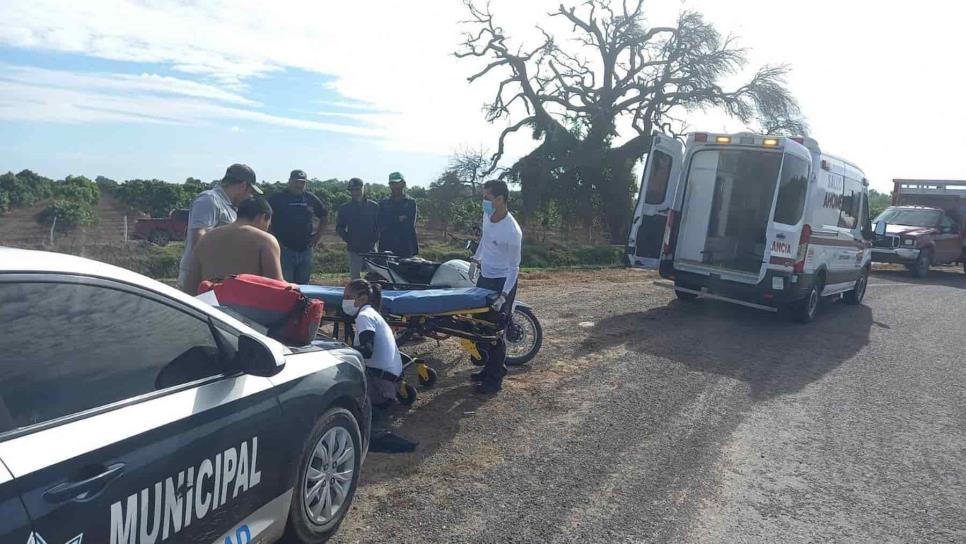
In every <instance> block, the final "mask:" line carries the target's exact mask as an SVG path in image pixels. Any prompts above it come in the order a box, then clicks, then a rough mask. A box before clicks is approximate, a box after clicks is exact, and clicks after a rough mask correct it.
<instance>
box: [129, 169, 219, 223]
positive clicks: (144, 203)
mask: <svg viewBox="0 0 966 544" xmlns="http://www.w3.org/2000/svg"><path fill="white" fill-rule="evenodd" d="M189 179H190V178H189ZM202 190H203V185H202V184H200V183H199V184H194V183H192V184H188V183H184V184H177V183H168V182H166V181H162V180H159V179H150V180H145V179H132V180H128V181H125V182H124V183H122V184H120V185H118V187H117V189H115V190H114V196H115V198H117V199H118V200H119V201H120V202H122V203H123V204H124V205H125V206H127V207H128V208H130V209H131V210H134V211H139V212H144V213H147V214H149V215H151V217H165V216H167V215H168V214H169V213H171V210H175V209H179V208H187V207H188V206H190V205H191V201H192V200H194V197H195V196H197V195H198V193H200V192H201V191H202Z"/></svg>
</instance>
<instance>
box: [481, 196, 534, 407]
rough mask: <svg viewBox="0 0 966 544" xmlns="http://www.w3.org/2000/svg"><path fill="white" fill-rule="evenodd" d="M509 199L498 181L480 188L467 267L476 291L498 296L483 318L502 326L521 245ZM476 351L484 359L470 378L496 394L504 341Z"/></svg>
mask: <svg viewBox="0 0 966 544" xmlns="http://www.w3.org/2000/svg"><path fill="white" fill-rule="evenodd" d="M509 196H510V190H509V189H508V188H507V186H506V183H504V182H502V181H499V180H490V181H487V182H486V183H484V184H483V229H482V232H483V234H482V236H481V237H480V245H479V247H478V248H477V249H476V254H475V255H473V260H472V264H471V266H470V274H471V276H472V275H475V274H476V272H477V271H479V273H480V277H479V279H478V280H477V282H476V286H477V287H482V288H484V289H490V290H491V291H496V292H497V293H499V296H498V297H497V299H496V301H495V302H494V303H493V312H491V314H493V315H491V314H488V316H487V317H488V318H489V319H495V318H497V317H499V318H501V319H503V320H504V321H503V322H504V323H507V322H509V319H510V315H511V313H512V311H513V299H514V298H516V293H517V276H518V275H519V273H520V250H521V247H522V244H523V231H521V230H520V225H518V224H517V222H516V220H515V219H514V218H513V215H512V214H511V213H510V211H509V210H508V209H507V199H508V198H509ZM498 314H503V315H502V316H499V315H498ZM477 349H478V350H479V351H480V354H481V355H483V357H484V365H483V370H482V371H480V372H475V373H473V374H472V375H471V378H472V379H473V381H478V382H480V383H479V385H478V386H477V391H478V392H480V393H496V392H498V391H499V390H500V388H501V387H502V384H503V376H505V375H506V340H504V339H503V337H502V336H501V337H500V342H499V344H498V345H496V346H493V345H490V344H489V343H485V342H483V343H480V344H478V345H477Z"/></svg>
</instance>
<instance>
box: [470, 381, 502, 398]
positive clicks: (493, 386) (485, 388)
mask: <svg viewBox="0 0 966 544" xmlns="http://www.w3.org/2000/svg"><path fill="white" fill-rule="evenodd" d="M501 389H503V386H502V385H500V384H498V383H478V384H476V389H474V391H475V392H477V393H479V394H481V395H493V394H496V393H499V392H500V390H501Z"/></svg>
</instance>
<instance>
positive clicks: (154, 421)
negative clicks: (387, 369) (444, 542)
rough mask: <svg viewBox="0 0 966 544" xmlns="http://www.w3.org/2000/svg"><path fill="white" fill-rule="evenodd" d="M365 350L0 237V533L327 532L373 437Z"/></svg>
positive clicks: (83, 537) (292, 537)
mask: <svg viewBox="0 0 966 544" xmlns="http://www.w3.org/2000/svg"><path fill="white" fill-rule="evenodd" d="M369 422H370V415H369V406H368V399H367V398H366V388H365V375H364V366H363V362H362V360H361V358H360V356H359V354H358V353H357V352H355V351H353V350H350V349H348V348H345V347H344V346H343V345H341V344H337V343H334V342H333V343H326V342H316V343H314V344H313V345H312V346H307V347H289V346H284V345H282V344H280V343H278V342H276V341H274V340H272V339H270V338H267V337H265V336H263V335H261V334H259V333H258V332H257V331H256V330H255V329H253V328H251V327H249V326H246V325H245V324H244V323H242V322H241V321H239V320H237V319H234V318H233V317H231V316H229V315H228V314H226V313H223V312H221V311H219V310H218V309H216V308H213V307H211V306H208V305H206V304H205V303H203V302H201V301H199V300H196V299H194V298H192V297H189V296H187V295H185V294H183V293H181V292H179V291H177V290H175V289H172V288H170V287H168V286H165V285H163V284H161V283H159V282H156V281H154V280H151V279H148V278H145V277H143V276H140V275H138V274H135V273H133V272H130V271H128V270H123V269H120V268H117V267H113V266H109V265H106V264H103V263H98V262H95V261H91V260H87V259H82V258H78V257H72V256H67V255H60V254H55V253H45V252H37V251H25V250H18V249H7V248H0V542H3V543H4V544H7V543H28V544H83V543H105V544H155V543H162V542H165V543H167V542H193V543H194V542H205V543H207V542H211V543H217V544H247V543H249V542H272V541H275V540H278V539H279V538H281V537H283V536H285V537H286V538H287V539H288V540H289V541H294V542H303V543H310V542H322V541H325V540H326V539H327V538H328V537H329V536H331V535H332V533H334V532H335V530H336V529H337V528H338V526H339V524H340V522H341V521H342V519H343V517H344V516H345V513H346V511H347V510H348V509H349V506H350V503H351V502H352V498H353V495H354V492H355V488H356V484H357V482H358V480H359V471H360V468H361V465H362V461H363V459H364V457H365V454H366V451H367V448H368V435H369Z"/></svg>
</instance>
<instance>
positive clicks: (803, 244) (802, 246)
mask: <svg viewBox="0 0 966 544" xmlns="http://www.w3.org/2000/svg"><path fill="white" fill-rule="evenodd" d="M811 239H812V227H810V226H808V225H805V226H804V227H802V235H801V236H800V237H799V238H798V256H797V257H796V259H795V264H794V265H792V270H794V272H795V273H796V274H801V273H802V272H804V271H805V257H807V256H808V242H809V241H811Z"/></svg>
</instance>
